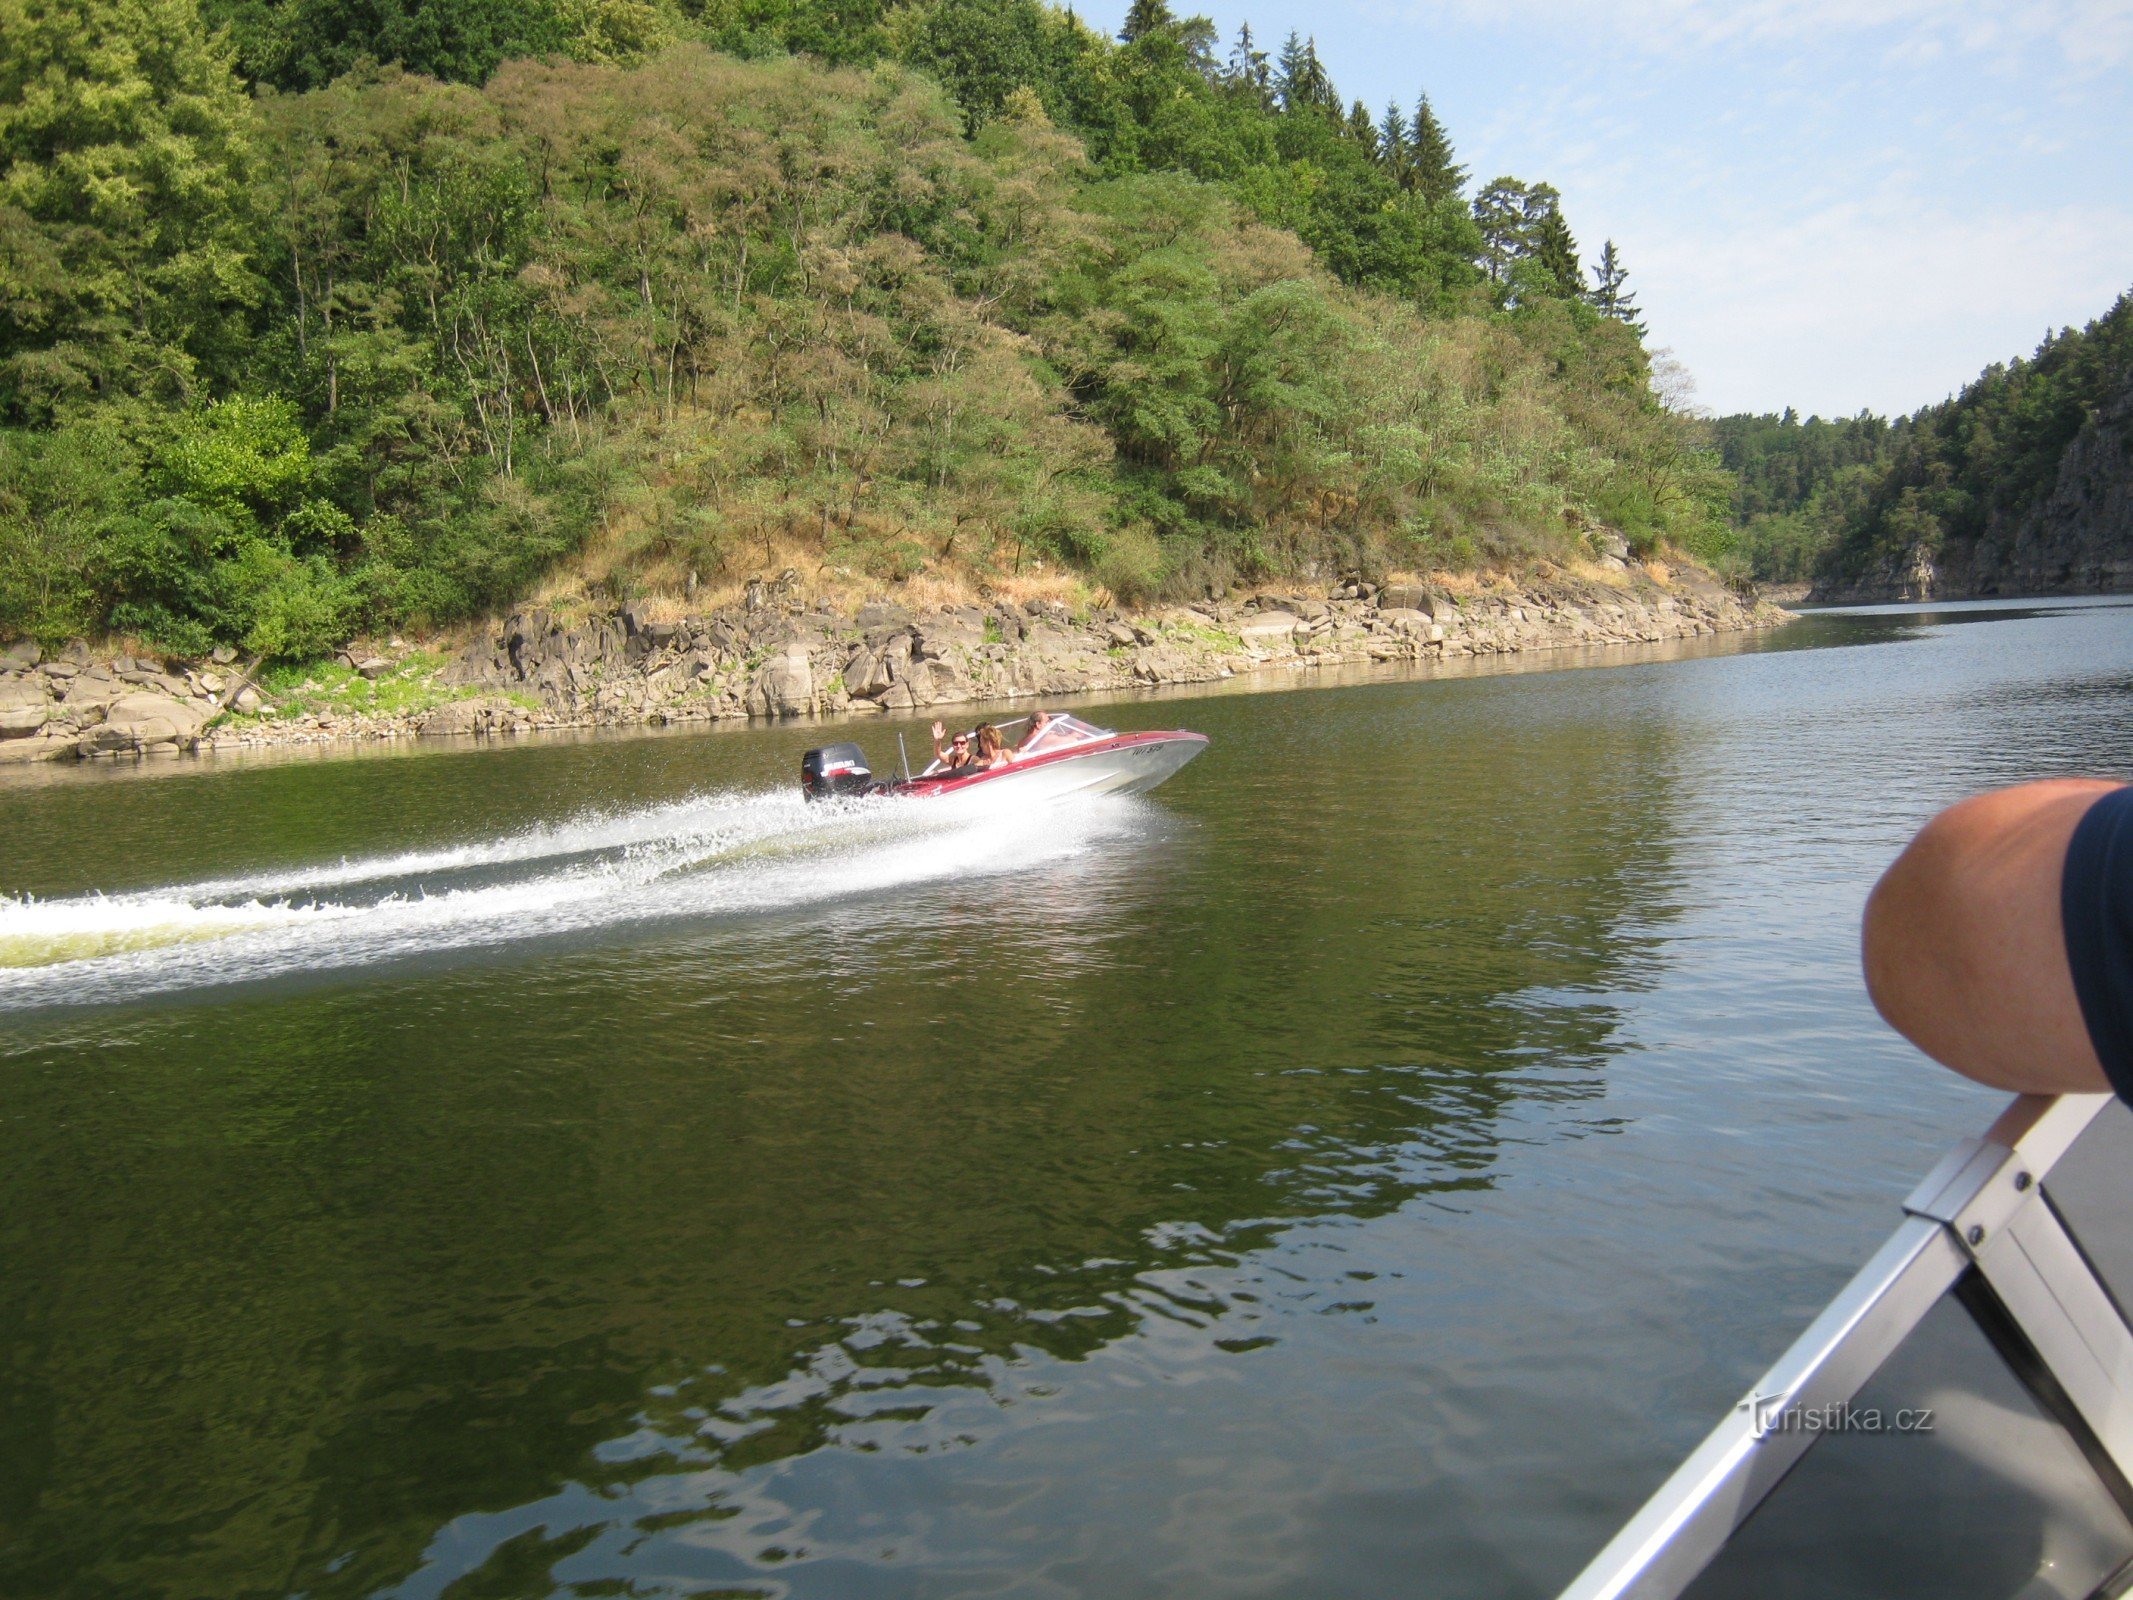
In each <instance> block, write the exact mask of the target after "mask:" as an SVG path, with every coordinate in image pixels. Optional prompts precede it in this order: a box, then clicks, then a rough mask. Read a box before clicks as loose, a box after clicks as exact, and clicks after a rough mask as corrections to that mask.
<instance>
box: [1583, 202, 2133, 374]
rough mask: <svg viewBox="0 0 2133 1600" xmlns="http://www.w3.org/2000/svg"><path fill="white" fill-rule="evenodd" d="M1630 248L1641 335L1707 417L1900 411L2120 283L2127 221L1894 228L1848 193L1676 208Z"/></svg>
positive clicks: (2131, 236)
mask: <svg viewBox="0 0 2133 1600" xmlns="http://www.w3.org/2000/svg"><path fill="white" fill-rule="evenodd" d="M1628 248H1629V246H1628V245H1625V249H1628ZM1635 251H1636V253H1634V254H1631V255H1630V257H1629V260H1630V265H1631V267H1632V269H1633V270H1635V272H1636V278H1635V286H1636V287H1637V288H1638V289H1639V290H1640V291H1641V299H1642V303H1643V304H1644V305H1645V306H1646V308H1647V309H1648V312H1649V313H1650V320H1651V322H1652V324H1653V327H1652V338H1653V342H1654V343H1655V344H1660V345H1668V346H1671V347H1672V348H1673V349H1674V351H1675V352H1676V354H1677V355H1678V356H1679V357H1680V359H1681V360H1682V361H1683V362H1684V363H1685V364H1686V365H1687V366H1688V368H1689V369H1690V371H1691V372H1693V373H1695V374H1696V376H1697V378H1698V380H1699V385H1700V391H1699V398H1700V400H1701V402H1702V403H1703V404H1704V405H1706V406H1708V407H1709V408H1711V409H1712V410H1714V411H1720V412H1725V411H1736V410H1742V411H1765V410H1777V409H1780V408H1782V407H1784V406H1786V405H1796V406H1798V407H1799V408H1800V410H1801V411H1802V412H1814V411H1819V412H1821V413H1822V414H1823V415H1825V416H1826V415H1830V414H1833V413H1835V414H1842V413H1849V412H1852V411H1856V410H1857V409H1859V408H1860V407H1861V406H1865V407H1868V408H1870V409H1873V410H1876V411H1883V412H1901V411H1910V410H1913V409H1915V408H1916V407H1918V406H1920V405H1926V404H1930V403H1931V402H1933V401H1935V400H1939V399H1941V398H1943V397H1944V396H1946V395H1948V394H1950V393H1952V392H1954V391H1955V390H1956V389H1959V388H1960V387H1961V386H1962V385H1963V384H1965V383H1967V382H1968V381H1969V380H1970V379H1972V378H1973V377H1975V376H1976V375H1977V374H1978V372H1979V370H1980V369H1982V368H1983V367H1985V366H1986V365H1987V364H1989V363H1991V362H1994V361H2005V360H2009V359H2011V358H2013V357H2016V356H2025V355H2028V354H2029V353H2030V352H2031V351H2033V350H2034V349H2035V348H2036V345H2037V342H2038V341H2039V340H2040V339H2041V338H2043V336H2044V335H2045V334H2046V333H2047V332H2048V331H2050V330H2052V329H2054V328H2057V327H2061V326H2064V325H2066V324H2068V323H2075V324H2079V323H2083V322H2086V321H2088V320H2089V319H2090V318H2092V317H2095V316H2098V315H2100V314H2101V313H2102V312H2104V311H2105V310H2107V309H2108V308H2109V306H2110V304H2111V302H2112V301H2113V300H2114V299H2115V298H2116V297H2117V296H2118V295H2120V294H2122V293H2124V292H2125V291H2126V290H2127V289H2129V288H2133V216H2127V215H2125V214H2122V213H2119V214H2114V213H2111V212H2101V211H2097V210H2094V209H2090V208H2084V207H2075V206H2068V207H2063V208H2056V209H2049V210H2028V211H1998V212H1992V213H1979V214H1975V215H1962V216H1957V215H1954V214H1947V213H1943V214H1938V215H1914V216H1912V217H1910V218H1908V219H1907V220H1906V224H1905V226H1904V227H1903V228H1902V229H1901V230H1891V228H1890V227H1889V218H1888V215H1887V213H1886V212H1885V211H1884V210H1883V209H1882V208H1880V207H1878V206H1873V207H1870V206H1868V205H1864V204H1860V203H1845V204H1840V205H1833V206H1829V207H1826V208H1824V209H1822V210H1820V211H1817V212H1815V213H1813V214H1812V215H1809V216H1806V217H1803V218H1801V219H1800V220H1798V221H1794V222H1790V223H1776V222H1763V223H1757V222H1749V221H1746V220H1742V221H1736V222H1733V223H1730V224H1727V225H1720V224H1719V223H1718V222H1717V221H1716V219H1712V218H1708V217H1706V218H1700V219H1683V222H1682V225H1681V226H1680V229H1679V231H1676V230H1675V229H1674V228H1671V227H1670V228H1667V229H1665V230H1664V231H1657V232H1650V233H1643V234H1642V236H1641V237H1639V238H1638V239H1637V241H1636V244H1635Z"/></svg>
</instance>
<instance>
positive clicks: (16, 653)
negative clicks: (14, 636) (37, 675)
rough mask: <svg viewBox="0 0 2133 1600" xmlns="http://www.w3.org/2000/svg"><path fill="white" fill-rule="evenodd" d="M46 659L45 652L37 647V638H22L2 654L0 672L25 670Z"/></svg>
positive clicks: (0, 655) (0, 656)
mask: <svg viewBox="0 0 2133 1600" xmlns="http://www.w3.org/2000/svg"><path fill="white" fill-rule="evenodd" d="M43 659H44V652H43V651H42V650H40V649H39V648H38V647H37V641H36V640H35V639H20V640H17V641H16V642H15V643H14V644H11V645H9V646H8V647H7V651H6V653H5V654H0V672H23V671H27V670H28V669H29V668H31V667H34V666H36V665H37V663H38V662H40V661H42V660H43Z"/></svg>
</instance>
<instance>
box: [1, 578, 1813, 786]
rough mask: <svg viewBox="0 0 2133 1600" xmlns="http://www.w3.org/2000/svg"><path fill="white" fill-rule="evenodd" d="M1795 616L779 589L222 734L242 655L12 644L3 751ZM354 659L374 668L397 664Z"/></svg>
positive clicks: (1454, 598) (1531, 592)
mask: <svg viewBox="0 0 2133 1600" xmlns="http://www.w3.org/2000/svg"><path fill="white" fill-rule="evenodd" d="M1783 618H1784V613H1782V612H1779V611H1777V610H1776V609H1775V608H1774V607H1770V606H1767V605H1758V604H1755V603H1752V602H1749V601H1745V600H1743V599H1742V598H1741V597H1739V596H1737V595H1735V594H1733V593H1732V592H1730V591H1728V590H1726V589H1724V588H1722V587H1721V586H1719V585H1718V584H1717V583H1715V582H1712V581H1711V580H1710V579H1708V578H1706V577H1704V576H1702V575H1701V574H1698V573H1693V572H1691V573H1687V574H1677V575H1675V576H1674V577H1673V578H1672V579H1671V580H1670V581H1667V582H1660V581H1658V580H1656V579H1654V578H1653V577H1651V576H1649V575H1647V574H1646V573H1644V572H1643V571H1642V570H1641V569H1634V570H1631V571H1628V572H1625V573H1624V574H1622V575H1621V576H1619V577H1617V578H1614V579H1613V580H1612V581H1609V582H1600V581H1595V580H1590V579H1578V578H1573V577H1569V576H1566V575H1561V574H1557V575H1554V576H1550V577H1547V578H1543V579H1529V580H1526V581H1524V582H1522V583H1518V584H1515V585H1514V584H1512V583H1510V582H1508V581H1506V580H1500V579H1499V580H1496V581H1495V582H1493V583H1491V584H1464V585H1461V586H1460V587H1459V589H1458V591H1457V592H1455V591H1454V590H1453V589H1452V588H1451V587H1448V586H1446V585H1443V584H1430V583H1420V582H1416V583H1396V584H1390V585H1387V586H1385V587H1383V588H1379V587H1377V586H1375V585H1373V584H1370V583H1366V582H1361V581H1355V582H1349V583H1344V584H1341V585H1339V586H1337V587H1336V588H1334V589H1333V591H1332V592H1330V593H1316V594H1305V593H1270V594H1262V595H1256V596H1252V597H1250V598H1245V599H1238V600H1210V601H1205V602H1202V603H1199V604H1195V605H1189V606H1180V607H1173V608H1169V609H1165V610H1161V611H1157V612H1153V613H1145V614H1132V615H1129V614H1127V613H1125V612H1122V611H1118V610H1115V609H1099V610H1094V611H1089V612H1082V613H1077V612H1075V611H1073V610H1070V609H1069V608H1068V607H1067V606H1066V605H1064V604H1062V603H1060V602H1059V601H1056V600H1038V601H1032V602H1030V603H1027V604H1020V605H1017V604H1008V603H1004V602H995V603H993V604H990V605H984V606H977V605H966V606H955V607H948V608H945V609H939V610H928V611H914V610H910V609H907V608H905V607H902V606H898V605H895V604H891V603H889V602H886V601H882V602H875V603H872V604H868V605H865V606H862V607H861V608H860V609H859V610H858V612H857V613H856V614H853V615H849V616H845V615H839V614H836V613H833V612H830V611H827V610H824V609H822V608H820V607H817V606H811V605H807V604H805V603H802V602H800V601H798V600H795V599H793V598H791V596H790V593H789V591H788V592H787V593H785V594H784V595H782V596H781V595H780V594H779V593H778V592H776V591H773V590H771V589H770V587H769V586H765V587H764V589H763V590H762V591H761V592H760V593H759V594H758V595H757V604H756V605H754V606H753V607H746V606H743V607H734V608H729V609H727V610H722V611H714V612H709V613H706V614H704V615H700V616H686V617H679V618H673V617H654V616H652V615H650V614H649V613H648V612H646V611H644V610H642V609H640V608H637V607H624V608H623V609H622V610H620V611H617V612H615V613H612V614H608V615H593V616H584V617H565V616H562V615H559V614H556V613H554V612H550V611H546V610H528V611H524V612H520V613H518V614H516V615H513V616H512V617H510V618H508V619H507V620H506V621H505V622H503V623H502V624H501V625H499V626H496V627H494V628H492V629H490V630H487V631H486V632H484V633H483V634H482V635H481V636H480V637H478V638H477V639H476V640H475V641H474V643H473V644H472V645H470V646H469V647H467V648H466V649H465V650H464V651H462V652H461V653H460V654H459V655H458V656H456V657H455V658H453V659H452V660H451V661H450V662H449V663H448V664H447V665H446V666H445V667H444V668H443V670H442V671H441V672H440V673H439V674H438V675H437V684H436V687H438V688H441V689H442V690H444V691H445V692H447V693H452V694H456V695H457V696H458V698H456V699H453V700H450V701H448V702H447V703H445V704H442V705H435V706H433V707H431V708H430V709H427V710H418V711H409V712H403V713H347V714H337V713H331V712H326V711H317V710H314V711H310V712H305V713H302V714H301V715H290V714H288V713H287V712H286V711H284V713H283V714H282V715H281V716H279V717H277V718H272V719H269V718H266V717H265V716H264V713H265V712H266V710H267V708H266V707H265V706H263V705H262V704H261V702H260V700H259V697H258V695H257V693H256V691H254V690H251V689H249V688H245V689H244V690H243V691H242V692H241V693H240V695H239V696H238V697H237V700H236V705H237V708H238V709H239V710H242V711H257V712H260V713H262V716H261V718H260V720H255V721H247V722H245V723H243V724H242V725H240V726H238V727H234V728H233V727H229V726H227V725H217V726H212V727H211V726H210V724H211V723H212V720H213V718H214V716H215V713H216V711H217V710H218V708H219V700H220V697H221V696H222V695H223V694H224V692H225V691H226V690H227V689H228V688H229V687H230V684H231V679H230V678H229V677H228V676H227V675H226V673H225V672H224V671H223V670H222V669H223V668H224V667H226V666H227V665H228V663H226V662H224V663H210V664H208V665H205V666H200V667H194V666H189V665H186V664H184V663H178V662H161V663H157V662H145V661H137V660H131V659H128V658H125V657H120V658H119V659H118V660H116V661H111V662H105V663H95V662H92V661H91V659H90V655H89V651H88V648H87V646H86V645H83V644H81V643H80V641H75V642H74V643H73V644H71V645H69V646H68V647H67V649H65V650H63V651H61V652H59V653H58V654H57V655H56V656H55V657H52V658H50V659H47V658H46V657H45V656H44V655H43V654H42V653H41V652H39V651H38V649H37V647H36V646H35V645H34V644H26V645H18V646H16V647H14V648H12V649H10V650H8V651H6V652H4V653H0V759H8V760H13V759H24V758H34V757H39V756H42V757H53V756H112V755H152V754H157V753H161V752H167V751H181V750H189V749H193V748H196V747H201V746H208V747H220V746H222V745H224V744H286V743H317V742H323V741H329V740H343V739H396V738H407V737H417V736H419V737H425V738H428V737H437V738H444V737H457V738H465V737H469V736H484V735H499V734H508V733H516V732H521V731H526V730H531V729H536V728H546V727H592V726H618V725H631V724H657V723H668V722H702V721H711V720H715V719H723V718H741V717H755V718H782V717H798V716H811V715H826V714H836V713H854V712H859V713H865V712H876V711H882V712H912V711H918V710H922V709H928V708H932V707H936V706H948V705H954V704H959V703H963V702H968V701H974V700H1012V699H1029V698H1034V697H1052V696H1062V695H1071V694H1082V693H1089V692H1103V691H1117V690H1130V689H1134V688H1145V687H1149V686H1154V685H1162V684H1187V683H1199V682H1205V681H1209V680H1212V679H1217V678H1226V677H1230V676H1233V675H1235V674H1238V673H1246V672H1274V671H1307V670H1311V669H1314V668H1320V667H1327V666H1337V665H1344V664H1351V663H1372V662H1377V663H1419V662H1429V661H1441V660H1453V659H1457V658H1460V657H1465V656H1485V655H1496V654H1502V653H1507V652H1512V651H1524V650H1552V649H1560V648H1563V647H1566V646H1577V645H1607V644H1636V643H1652V642H1657V641H1660V640H1665V639H1678V638H1686V637H1691V636H1694V635H1698V634H1711V633H1720V632H1727V631H1732V630H1736V629H1744V628H1755V627H1762V626H1767V625H1769V624H1771V623H1774V622H1777V621H1781V620H1783ZM349 664H350V665H351V667H352V668H353V669H354V670H355V671H356V672H358V673H360V674H362V675H364V676H366V677H377V676H380V675H382V674H383V673H385V672H389V671H391V670H392V663H391V662H390V661H388V660H387V659H386V658H385V657H382V656H370V655H358V656H351V657H350V658H349Z"/></svg>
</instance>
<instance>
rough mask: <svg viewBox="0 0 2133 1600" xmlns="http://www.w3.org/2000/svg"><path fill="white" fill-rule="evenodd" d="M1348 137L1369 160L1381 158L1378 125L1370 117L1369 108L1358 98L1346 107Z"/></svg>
mask: <svg viewBox="0 0 2133 1600" xmlns="http://www.w3.org/2000/svg"><path fill="white" fill-rule="evenodd" d="M1348 137H1349V138H1351V139H1353V140H1354V141H1355V142H1356V143H1357V144H1358V145H1360V146H1361V147H1362V149H1363V153H1364V154H1365V155H1367V156H1369V157H1370V159H1371V160H1373V161H1376V160H1379V159H1381V152H1380V151H1379V149H1378V125H1377V124H1376V123H1375V122H1373V121H1371V119H1370V108H1369V107H1368V106H1366V105H1364V104H1363V102H1362V101H1360V100H1358V101H1356V103H1355V104H1354V105H1352V106H1350V107H1349V108H1348Z"/></svg>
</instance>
